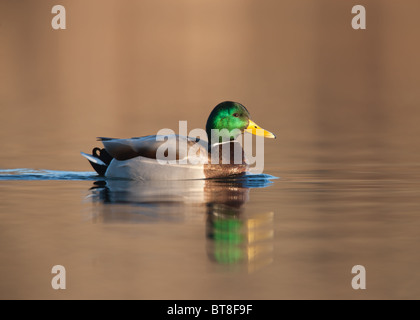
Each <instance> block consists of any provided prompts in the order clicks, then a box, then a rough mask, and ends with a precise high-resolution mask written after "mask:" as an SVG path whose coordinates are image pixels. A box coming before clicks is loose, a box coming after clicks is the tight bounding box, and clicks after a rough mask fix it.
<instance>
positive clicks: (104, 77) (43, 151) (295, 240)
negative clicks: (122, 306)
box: [0, 0, 420, 299]
mask: <svg viewBox="0 0 420 320" xmlns="http://www.w3.org/2000/svg"><path fill="white" fill-rule="evenodd" d="M56 4H61V5H63V6H64V7H65V8H66V17H67V29H66V30H53V29H52V27H51V20H52V18H53V16H54V15H53V14H52V13H51V8H52V7H53V6H54V5H56ZM354 5H364V6H365V7H366V10H367V30H353V29H352V27H351V21H352V18H353V16H354V15H353V14H352V13H351V9H352V7H353V6H354ZM419 12H420V2H419V1H418V0H403V1H394V0H380V1H379V0H358V1H337V0H316V1H314V0H281V1H279V0H200V1H197V0H176V1H174V0H125V1H117V0H60V1H55V0H54V1H49V0H39V1H30V0H19V1H16V0H0V146H1V153H0V169H2V170H3V169H14V168H31V169H50V170H69V171H90V170H92V169H91V167H90V165H89V164H88V162H87V161H86V160H85V159H84V158H82V157H81V156H80V154H79V152H80V151H85V152H89V151H90V150H91V149H92V147H94V146H96V145H97V142H96V141H95V139H96V137H98V136H110V137H121V138H123V137H133V136H142V135H148V134H155V133H157V132H158V131H159V130H160V129H162V128H171V129H173V130H175V131H177V130H178V121H179V120H187V121H188V127H189V130H191V129H193V128H204V126H205V123H206V120H207V117H208V115H209V113H210V111H211V110H212V108H213V107H214V106H215V105H217V104H218V103H219V102H221V101H224V100H235V101H238V102H241V103H243V104H244V105H245V106H246V107H247V108H248V109H249V111H250V112H251V115H252V118H253V120H254V121H255V122H256V123H258V124H259V125H261V126H262V127H264V128H265V129H267V130H269V131H271V132H273V133H275V134H276V135H277V140H270V141H266V143H265V172H266V173H268V174H271V175H274V176H277V177H280V178H281V179H280V180H276V181H275V183H274V184H272V185H271V184H267V185H264V188H260V189H254V190H251V189H252V188H251V189H250V188H249V187H248V186H245V187H244V186H228V187H227V188H226V186H222V187H221V186H212V185H210V186H207V187H206V188H205V189H204V191H205V192H204V194H205V197H204V196H202V195H201V193H203V190H202V189H200V188H198V193H199V194H200V197H202V198H203V197H204V198H210V199H212V197H213V198H214V197H215V192H214V190H216V191H217V192H216V195H228V196H229V197H228V199H222V200H220V201H219V202H220V203H217V201H216V205H215V204H214V201H213V200H212V201H213V202H212V203H213V207H211V206H209V203H206V202H205V201H204V200H203V201H204V202H203V203H201V205H203V204H204V207H203V206H201V207H200V209H197V208H196V207H188V208H189V209H188V210H187V209H185V208H184V207H182V206H180V207H176V206H173V205H172V204H169V205H168V204H167V205H166V206H163V208H162V209H159V210H160V211H159V210H158V211H156V208H155V207H153V206H154V205H156V202H157V201H155V202H153V203H152V204H150V203H149V202H148V201H151V200H150V199H149V198H147V197H142V198H141V199H140V200H139V199H137V200H136V201H140V202H141V203H144V202H146V204H147V210H146V209H144V208H140V207H139V204H138V203H134V204H133V205H128V207H127V203H125V202H127V201H126V199H125V198H123V200H121V201H120V202H118V201H117V203H115V201H114V203H112V200H113V198H112V197H113V196H115V194H114V193H112V190H111V189H112V188H110V186H109V185H108V186H105V187H103V190H101V191H100V192H99V193H100V194H101V197H102V198H101V197H99V198H100V199H102V200H98V203H90V202H86V201H87V200H86V199H85V196H86V194H87V196H86V198H91V197H92V196H95V192H94V191H91V190H96V188H97V187H98V185H96V184H93V185H92V182H91V181H82V182H80V181H69V182H63V181H51V182H50V181H48V182H46V181H25V182H21V181H0V222H1V223H0V231H1V232H0V260H1V261H2V263H1V264H0V297H2V298H10V297H12V298H13V297H14V298H22V297H23V298H27V297H29V298H33V297H36V298H45V297H47V298H115V297H118V298H143V299H155V298H158V299H161V298H165V299H184V298H186V299H215V298H216V299H226V298H227V299H259V298H262V299H278V298H330V299H331V298H332V299H335V298H356V299H357V298H419V297H420V290H419V288H418V285H417V283H418V282H419V281H420V278H419V274H418V269H419V266H420V257H419V255H418V243H419V241H420V238H419V237H420V236H419V232H418V231H419V228H420V220H419V218H418V212H419V210H420V200H419V198H418V190H420V183H419V181H420V180H419V178H420V162H419V161H420V126H419V124H418V123H419V119H420V90H418V87H419V84H420V60H419V57H420V42H419V40H418V39H419V36H420V19H419V14H420V13H419ZM6 179H9V178H7V177H6ZM0 180H2V179H0ZM91 188H92V189H91ZM107 188H108V189H110V190H108V189H107ZM177 188H178V187H177ZM177 188H172V189H171V190H174V191H176V192H178V191H179V193H180V194H181V199H185V197H186V196H185V195H188V194H195V193H191V188H190V187H189V186H187V187H185V188H181V186H179V188H178V189H179V190H178V189H177ZM139 189H140V190H143V191H144V190H146V191H147V190H148V189H147V188H144V186H143V185H141V186H140V187H139ZM157 189H159V188H157ZM117 190H118V191H117V193H116V194H117V195H119V196H121V193H120V192H121V190H120V189H117ZM194 190H195V189H194ZM196 191H197V190H195V191H194V192H196ZM160 192H161V190H159V191H157V193H156V194H153V196H154V197H158V198H159V199H163V197H162V196H161V193H160ZM248 193H249V194H248ZM109 194H111V196H109ZM122 195H125V194H124V193H122ZM136 195H137V196H138V194H137V193H135V192H134V195H132V194H131V193H130V194H129V199H131V197H132V196H133V197H135V196H136ZM145 198H147V199H146V200H145ZM216 198H217V197H216ZM242 198H243V202H244V203H245V202H247V204H246V205H245V204H244V203H243V204H242V203H240V205H238V206H240V209H238V208H234V209H232V208H230V210H228V209H229V208H228V209H226V208H225V207H224V205H225V204H226V203H229V204H230V203H231V202H232V199H236V201H237V199H242ZM245 198H246V201H245V200H244V199H245ZM248 198H249V199H248ZM103 199H106V200H103ZM110 199H111V200H110ZM153 199H156V198H153V197H152V200H153ZM114 200H115V199H114ZM117 200H118V197H117ZM248 200H249V202H248ZM101 201H102V202H101ZM206 201H207V200H206ZM109 202H111V204H110V203H109ZM121 202H123V204H121ZM121 205H122V206H124V205H125V206H124V207H121ZM206 206H207V207H206ZM205 208H207V209H205ZM209 208H210V209H214V212H213V211H211V210H210V209H209ZM154 210H155V211H154ZM206 210H207V211H211V212H210V213H209V212H207V211H206ZM230 211H233V212H234V215H233V218H232V216H230V214H231V213H230ZM219 212H222V213H226V212H227V218H226V217H225V219H224V220H223V219H222V220H221V221H219V220H218V219H219V218H218V216H217V214H218V213H219ZM194 213H195V214H194ZM139 214H140V215H141V216H139ZM151 220H152V221H153V223H151V222H150V221H151ZM138 221H141V222H142V223H140V224H134V222H138ZM144 221H146V222H144ZM258 221H262V222H261V224H264V228H263V231H264V234H268V235H269V236H270V237H268V240H267V241H266V242H264V243H263V245H262V247H264V248H266V247H268V248H269V249H264V250H265V251H264V252H265V253H266V255H267V256H266V257H265V260H267V261H269V262H267V263H266V264H264V267H261V268H260V269H258V268H254V267H253V268H250V267H251V265H249V268H243V270H245V269H246V270H248V269H257V271H255V272H253V273H251V274H248V273H247V272H246V271H243V270H242V269H241V270H242V271H239V272H237V270H232V268H231V266H229V267H227V268H226V266H224V265H220V264H218V262H220V261H222V262H223V261H230V260H235V259H236V258H237V257H248V258H249V259H250V261H251V260H252V259H251V258H252V257H254V255H255V254H254V253H255V252H254V251H253V250H256V249H255V248H254V247H252V248H251V246H250V245H248V244H247V245H244V246H243V247H241V248H240V249H238V248H237V247H235V246H233V247H234V248H233V249H234V251H233V253H232V252H231V251H229V250H231V249H232V247H231V243H230V245H229V246H227V247H226V246H225V242H224V241H225V240H226V239H228V240H229V239H231V238H230V237H233V238H235V239H241V241H242V240H243V241H246V239H249V238H252V237H254V236H253V234H254V233H255V234H259V232H260V231H259V229H258V228H256V231H255V230H254V229H252V228H251V229H247V228H248V226H249V225H251V226H252V225H255V224H256V223H258ZM226 226H230V227H232V228H236V229H237V230H239V231H238V232H239V233H240V232H244V231H243V230H247V231H245V236H243V235H242V234H241V235H239V236H238V234H236V233H235V232H236V231H235V232H233V233H232V234H229V235H226V234H225V231H226V230H225V228H227V227H226ZM249 230H251V231H249ZM252 230H254V231H255V232H254V231H252ZM272 235H273V236H272ZM217 236H219V237H221V240H220V239H219V240H218V241H216V240H217ZM271 236H272V237H271ZM215 239H216V240H215ZM244 239H245V240H244ZM241 241H239V240H238V242H240V244H241V245H242V242H241ZM226 248H227V249H226ZM226 250H228V251H229V254H226ZM267 252H268V253H267ZM209 257H210V258H211V259H209ZM238 259H239V258H238ZM244 259H245V258H244ZM210 260H212V261H210ZM265 260H264V261H265ZM215 261H216V262H215ZM252 261H253V262H252V263H254V262H255V261H257V262H259V260H258V259H256V260H252ZM59 263H61V264H63V265H65V266H67V267H68V270H69V271H71V274H72V276H71V278H69V279H71V281H70V280H69V289H68V290H67V291H65V292H61V293H57V292H55V291H52V289H51V286H50V282H51V274H50V269H51V266H52V265H55V264H59ZM258 264H259V263H258ZM356 264H362V265H364V266H366V267H367V272H368V290H367V291H366V292H356V291H354V290H352V289H351V287H350V281H351V274H350V270H351V267H352V266H353V265H356ZM29 265H30V267H31V269H30V270H28V266H29ZM252 266H254V264H252ZM104 279H105V280H104Z"/></svg>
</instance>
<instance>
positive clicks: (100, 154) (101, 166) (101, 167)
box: [81, 148, 113, 176]
mask: <svg viewBox="0 0 420 320" xmlns="http://www.w3.org/2000/svg"><path fill="white" fill-rule="evenodd" d="M81 154H82V156H84V157H85V158H86V159H88V160H89V163H90V164H91V165H92V167H93V169H95V171H96V172H97V173H98V174H99V175H100V176H104V175H105V172H106V170H107V169H108V166H109V164H110V163H111V161H112V159H113V158H112V156H111V155H110V154H109V153H108V152H107V151H106V150H105V149H100V148H93V150H92V154H91V155H90V154H87V153H84V152H81Z"/></svg>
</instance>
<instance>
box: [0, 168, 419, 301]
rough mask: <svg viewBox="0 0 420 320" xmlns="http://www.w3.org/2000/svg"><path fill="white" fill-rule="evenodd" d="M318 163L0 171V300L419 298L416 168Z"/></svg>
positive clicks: (417, 173)
mask: <svg viewBox="0 0 420 320" xmlns="http://www.w3.org/2000/svg"><path fill="white" fill-rule="evenodd" d="M329 166H332V165H326V164H324V165H319V164H318V165H317V168H316V170H315V169H314V170H293V169H291V168H290V171H288V172H286V173H283V174H282V172H280V171H278V170H276V169H275V168H273V169H272V170H270V168H267V169H266V171H267V172H269V173H271V174H273V175H275V176H277V177H280V179H275V178H274V177H272V176H269V175H260V176H252V177H248V178H246V179H239V180H238V179H237V180H226V181H182V182H135V181H122V180H106V179H98V178H97V177H96V175H95V174H93V173H92V172H66V171H47V170H43V171H41V170H29V169H19V170H1V171H0V213H1V215H0V226H1V233H0V237H1V241H0V259H1V261H2V263H1V273H0V280H1V281H0V297H1V298H53V299H62V298H127V299H131V298H136V299H283V298H332V299H335V298H419V297H420V289H419V288H418V286H417V285H416V284H417V283H418V281H419V280H420V279H419V278H420V276H419V273H418V269H419V267H420V258H419V255H418V244H419V243H420V242H419V240H420V234H419V232H418V230H419V228H420V217H419V214H418V213H419V209H420V200H419V197H418V195H419V193H418V190H420V185H419V182H418V181H419V166H412V167H404V168H403V167H401V166H398V165H393V166H392V165H390V166H388V167H384V166H383V165H380V166H374V165H367V166H357V165H354V166H349V167H346V168H344V167H341V168H327V167H329ZM282 175H283V176H282ZM57 264H61V265H63V266H65V267H66V270H67V290H66V291H62V292H56V291H54V290H52V289H51V285H50V282H51V278H52V275H51V274H50V272H51V268H52V266H54V265H57ZM358 264H361V265H363V266H365V267H366V269H367V288H368V289H367V290H366V291H363V292H362V291H357V292H356V291H354V290H353V289H352V287H351V279H352V274H351V268H352V267H353V266H354V265H358Z"/></svg>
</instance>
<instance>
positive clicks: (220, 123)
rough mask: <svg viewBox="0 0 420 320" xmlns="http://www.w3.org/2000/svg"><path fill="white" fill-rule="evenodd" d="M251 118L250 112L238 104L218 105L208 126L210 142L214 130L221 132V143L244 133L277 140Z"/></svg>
mask: <svg viewBox="0 0 420 320" xmlns="http://www.w3.org/2000/svg"><path fill="white" fill-rule="evenodd" d="M250 117H251V116H250V114H249V112H248V110H247V109H246V108H245V107H244V106H243V105H242V104H240V103H238V102H233V101H225V102H222V103H220V104H218V105H217V106H216V107H215V108H214V109H213V111H212V112H211V113H210V116H209V118H208V120H207V124H206V132H207V136H208V139H209V141H210V139H211V134H212V129H217V130H219V142H222V141H229V140H234V139H236V138H237V137H238V136H239V135H240V134H241V133H243V132H244V131H247V132H250V133H252V134H255V135H263V136H265V137H267V138H275V136H274V135H273V134H272V133H271V132H268V131H266V130H264V129H261V128H260V127H259V126H258V125H257V124H255V123H254V122H253V121H252V120H251V119H250ZM224 129H226V130H224ZM257 129H261V130H262V131H260V130H257Z"/></svg>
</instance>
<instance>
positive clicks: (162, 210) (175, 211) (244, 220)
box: [90, 175, 274, 271]
mask: <svg viewBox="0 0 420 320" xmlns="http://www.w3.org/2000/svg"><path fill="white" fill-rule="evenodd" d="M271 178H272V177H271V176H266V175H255V176H247V177H242V178H235V179H224V180H194V181H159V182H158V181H150V182H143V181H124V180H104V181H97V182H95V183H94V186H93V187H92V188H91V189H90V192H91V194H90V197H91V198H92V200H93V203H94V204H95V206H94V209H96V210H94V219H95V220H96V221H100V222H102V223H153V222H161V221H164V222H182V221H188V222H191V221H194V220H196V221H202V219H203V216H206V238H207V245H206V247H207V248H206V250H207V254H208V256H209V258H210V260H212V261H214V262H216V263H218V264H222V265H230V266H238V265H242V266H243V265H246V266H247V267H248V270H249V271H253V270H254V269H256V268H259V267H260V266H263V265H265V264H268V263H270V262H271V260H272V246H273V245H272V239H273V235H274V232H273V213H272V212H265V213H264V212H258V211H255V210H253V211H250V210H248V208H247V206H246V203H247V202H248V201H249V193H250V190H251V189H253V188H264V187H267V186H269V185H270V184H271V183H272V182H271Z"/></svg>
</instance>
